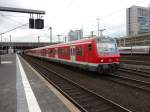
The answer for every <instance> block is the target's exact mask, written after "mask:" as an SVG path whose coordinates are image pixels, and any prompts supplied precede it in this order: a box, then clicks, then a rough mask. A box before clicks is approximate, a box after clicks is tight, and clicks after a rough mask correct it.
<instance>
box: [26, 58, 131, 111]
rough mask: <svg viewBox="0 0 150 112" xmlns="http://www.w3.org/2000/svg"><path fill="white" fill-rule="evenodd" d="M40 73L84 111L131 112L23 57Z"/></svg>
mask: <svg viewBox="0 0 150 112" xmlns="http://www.w3.org/2000/svg"><path fill="white" fill-rule="evenodd" d="M24 58H25V59H26V60H27V61H28V62H29V63H30V64H31V65H32V66H33V67H34V68H35V69H36V70H37V71H38V72H40V73H41V75H42V76H43V77H44V78H45V79H47V80H48V81H49V82H50V83H51V84H52V85H53V86H55V87H56V88H57V89H58V90H59V91H60V92H61V93H62V94H64V95H65V96H66V97H67V98H68V99H70V100H71V101H72V102H73V103H74V104H75V105H76V106H77V107H78V108H79V109H80V110H81V111H84V112H131V111H130V110H128V109H127V108H125V107H123V106H121V105H119V104H117V103H115V102H113V101H111V100H109V99H106V98H105V97H103V96H100V95H98V94H96V93H94V92H92V91H90V90H89V89H87V88H85V87H82V86H81V85H79V84H77V83H75V82H73V81H72V80H70V79H68V78H65V77H63V76H62V75H61V74H58V73H56V72H55V71H53V70H51V69H50V68H47V67H46V66H44V65H42V64H39V62H37V61H36V62H35V61H34V60H33V59H31V58H30V57H24Z"/></svg>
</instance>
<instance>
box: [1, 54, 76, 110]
mask: <svg viewBox="0 0 150 112" xmlns="http://www.w3.org/2000/svg"><path fill="white" fill-rule="evenodd" d="M40 77H41V76H40V75H39V74H38V73H37V72H36V71H35V70H34V69H33V68H32V67H31V66H30V65H29V64H28V63H27V62H26V61H25V60H24V59H23V58H22V57H20V56H18V55H5V56H3V57H2V64H0V112H69V111H72V112H77V111H79V110H78V109H77V108H76V107H75V106H74V105H73V104H71V103H70V102H69V101H67V99H65V98H64V97H63V96H61V94H60V93H59V92H58V91H57V90H55V89H54V88H53V87H52V86H51V85H50V84H49V83H47V82H46V81H45V80H44V78H42V77H41V78H40ZM50 88H53V89H50ZM54 91H55V92H54ZM60 96H61V97H60ZM61 98H62V99H61ZM63 100H64V101H63ZM64 102H67V103H64Z"/></svg>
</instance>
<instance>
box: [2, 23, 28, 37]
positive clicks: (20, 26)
mask: <svg viewBox="0 0 150 112" xmlns="http://www.w3.org/2000/svg"><path fill="white" fill-rule="evenodd" d="M28 24H29V23H26V24H23V25H20V26H17V27H15V28H12V29H10V30H8V31H5V32H2V33H0V35H3V34H6V33H8V32H11V31H13V30H16V29H18V28H21V27H23V26H26V25H28Z"/></svg>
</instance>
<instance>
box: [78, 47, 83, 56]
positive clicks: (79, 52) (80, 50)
mask: <svg viewBox="0 0 150 112" xmlns="http://www.w3.org/2000/svg"><path fill="white" fill-rule="evenodd" d="M77 55H78V56H82V48H77Z"/></svg>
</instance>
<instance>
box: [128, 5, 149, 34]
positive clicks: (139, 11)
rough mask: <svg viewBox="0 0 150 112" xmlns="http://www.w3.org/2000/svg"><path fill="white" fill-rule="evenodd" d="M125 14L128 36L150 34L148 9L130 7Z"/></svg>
mask: <svg viewBox="0 0 150 112" xmlns="http://www.w3.org/2000/svg"><path fill="white" fill-rule="evenodd" d="M126 14H127V35H128V36H134V35H138V34H142V33H148V32H150V8H146V7H139V6H132V7H130V8H128V9H127V13H126Z"/></svg>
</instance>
